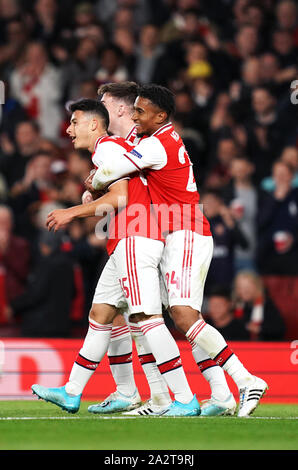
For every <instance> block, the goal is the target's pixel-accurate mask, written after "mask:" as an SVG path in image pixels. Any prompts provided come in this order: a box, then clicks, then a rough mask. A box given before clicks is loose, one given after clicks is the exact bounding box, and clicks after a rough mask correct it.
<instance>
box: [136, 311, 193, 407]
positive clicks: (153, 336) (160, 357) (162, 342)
mask: <svg viewBox="0 0 298 470" xmlns="http://www.w3.org/2000/svg"><path fill="white" fill-rule="evenodd" d="M138 325H139V327H140V328H141V330H142V332H143V334H144V335H145V337H146V339H147V341H148V344H149V347H150V350H151V351H152V354H153V356H154V357H155V360H156V364H157V367H158V368H159V371H160V373H161V374H162V376H163V378H164V380H165V381H166V383H167V386H168V387H169V389H170V390H171V391H172V393H173V395H174V397H175V400H177V401H179V402H181V403H189V402H190V401H191V400H192V399H193V393H192V391H191V389H190V387H189V384H188V381H187V378H186V376H185V373H184V370H183V367H182V361H181V357H180V351H179V348H178V346H177V344H176V341H175V340H174V338H173V336H172V335H171V333H170V331H169V330H168V328H167V326H166V325H165V323H164V320H163V318H160V317H158V318H156V319H153V320H145V321H142V322H139V323H138Z"/></svg>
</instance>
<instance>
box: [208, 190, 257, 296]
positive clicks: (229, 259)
mask: <svg viewBox="0 0 298 470" xmlns="http://www.w3.org/2000/svg"><path fill="white" fill-rule="evenodd" d="M201 203H202V204H203V210H204V214H205V216H206V217H207V219H208V221H209V223H210V227H211V232H212V236H213V241H214V250H213V258H212V261H211V264H210V268H209V272H208V276H207V280H206V288H205V292H206V294H207V296H208V293H209V290H210V288H211V287H212V285H214V284H216V285H217V284H220V285H222V286H225V287H229V286H230V285H231V282H232V280H233V278H234V274H235V264H234V263H235V248H236V246H241V247H242V248H247V247H248V241H247V239H246V237H245V236H244V234H243V233H242V231H241V230H240V229H239V227H238V224H237V222H236V221H235V219H234V218H233V216H232V213H231V211H230V209H229V208H228V207H227V206H225V205H224V203H223V199H222V197H221V196H220V194H219V193H218V192H216V191H208V192H206V193H204V194H203V195H202V197H201Z"/></svg>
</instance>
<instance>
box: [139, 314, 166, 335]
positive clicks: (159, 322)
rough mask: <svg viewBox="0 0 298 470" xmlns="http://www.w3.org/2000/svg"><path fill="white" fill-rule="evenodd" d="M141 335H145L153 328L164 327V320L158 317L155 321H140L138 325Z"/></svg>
mask: <svg viewBox="0 0 298 470" xmlns="http://www.w3.org/2000/svg"><path fill="white" fill-rule="evenodd" d="M138 325H139V327H140V329H141V331H142V333H143V334H144V335H146V334H147V333H148V332H149V331H151V330H152V329H154V328H157V327H160V326H165V322H164V319H163V318H161V317H158V318H156V319H154V318H153V319H150V320H145V321H141V322H139V323H138Z"/></svg>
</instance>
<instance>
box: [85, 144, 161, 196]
mask: <svg viewBox="0 0 298 470" xmlns="http://www.w3.org/2000/svg"><path fill="white" fill-rule="evenodd" d="M117 147H118V148H117ZM93 163H94V164H95V165H96V166H97V168H98V169H97V171H96V173H95V174H94V176H93V180H92V186H93V187H94V189H102V188H104V187H106V186H107V185H109V184H111V183H112V182H113V181H115V180H118V179H119V178H122V177H124V176H127V175H129V174H131V173H135V172H136V171H142V170H144V169H145V168H151V169H152V170H159V169H161V168H163V167H164V166H165V165H166V163H167V154H166V151H165V149H164V147H163V145H162V144H161V143H160V141H159V140H158V139H156V138H155V137H148V138H146V139H144V140H142V141H141V142H140V143H139V144H138V145H137V146H136V147H134V148H132V149H131V150H126V149H125V148H124V147H122V146H120V145H117V144H116V145H115V144H114V143H113V142H103V143H102V144H100V145H99V146H98V150H97V151H96V153H95V154H94V156H93Z"/></svg>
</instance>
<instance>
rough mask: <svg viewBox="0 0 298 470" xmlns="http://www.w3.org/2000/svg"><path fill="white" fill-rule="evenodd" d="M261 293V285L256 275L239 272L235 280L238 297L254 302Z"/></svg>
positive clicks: (244, 300)
mask: <svg viewBox="0 0 298 470" xmlns="http://www.w3.org/2000/svg"><path fill="white" fill-rule="evenodd" d="M261 293H262V289H261V286H260V284H259V282H258V280H257V278H255V276H254V275H250V274H245V273H243V274H238V276H237V277H236V280H235V294H236V297H238V298H239V299H240V300H242V301H243V302H253V301H254V300H255V299H256V298H258V297H259V296H260V295H261Z"/></svg>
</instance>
